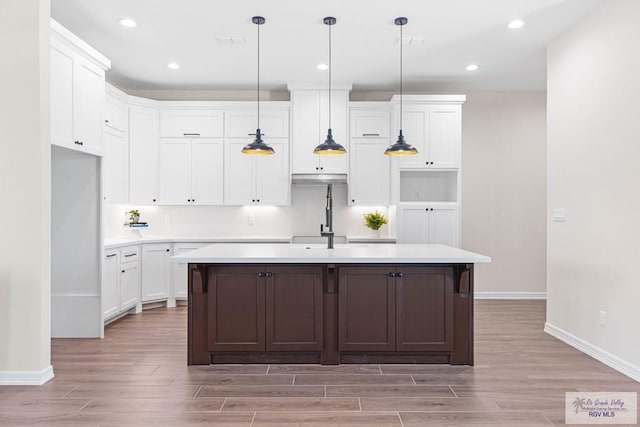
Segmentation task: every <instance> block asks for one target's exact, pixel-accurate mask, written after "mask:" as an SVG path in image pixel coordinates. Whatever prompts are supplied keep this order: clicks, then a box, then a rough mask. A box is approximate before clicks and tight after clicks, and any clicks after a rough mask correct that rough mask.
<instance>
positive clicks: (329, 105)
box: [329, 24, 333, 129]
mask: <svg viewBox="0 0 640 427" xmlns="http://www.w3.org/2000/svg"><path fill="white" fill-rule="evenodd" d="M332 26H333V25H331V24H329V129H331V27H332Z"/></svg>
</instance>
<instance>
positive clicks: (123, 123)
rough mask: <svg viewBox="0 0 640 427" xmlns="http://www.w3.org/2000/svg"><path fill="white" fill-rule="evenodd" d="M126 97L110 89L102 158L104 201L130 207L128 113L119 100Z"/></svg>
mask: <svg viewBox="0 0 640 427" xmlns="http://www.w3.org/2000/svg"><path fill="white" fill-rule="evenodd" d="M118 96H123V97H124V96H126V95H125V94H124V93H122V92H119V91H118V90H117V89H115V88H113V87H109V88H108V91H107V97H106V101H105V116H104V117H105V119H104V125H105V126H104V155H103V157H102V169H103V182H104V200H105V201H106V202H107V203H120V204H127V203H129V109H128V106H127V104H125V103H124V102H122V101H121V100H120V99H118Z"/></svg>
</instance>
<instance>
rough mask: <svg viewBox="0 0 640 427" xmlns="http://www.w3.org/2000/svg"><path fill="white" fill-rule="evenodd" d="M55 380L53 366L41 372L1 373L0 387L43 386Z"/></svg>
mask: <svg viewBox="0 0 640 427" xmlns="http://www.w3.org/2000/svg"><path fill="white" fill-rule="evenodd" d="M52 378H53V366H51V365H49V366H47V367H46V368H44V369H43V370H41V371H0V385H42V384H44V383H46V382H47V381H49V380H50V379H52Z"/></svg>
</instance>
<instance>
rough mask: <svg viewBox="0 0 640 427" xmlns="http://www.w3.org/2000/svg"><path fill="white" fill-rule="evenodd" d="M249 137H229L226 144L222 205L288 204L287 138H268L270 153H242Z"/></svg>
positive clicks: (266, 140)
mask: <svg viewBox="0 0 640 427" xmlns="http://www.w3.org/2000/svg"><path fill="white" fill-rule="evenodd" d="M249 142H251V140H250V139H247V138H243V139H239V138H237V139H236V138H229V139H227V140H226V147H225V179H224V201H225V205H288V204H289V203H290V195H289V194H290V176H289V151H288V145H289V144H288V140H287V139H285V138H274V139H267V138H265V142H266V143H267V144H269V145H270V146H271V147H273V149H274V150H275V154H273V155H269V156H252V155H247V154H243V153H242V147H244V146H245V145H247V144H248V143H249Z"/></svg>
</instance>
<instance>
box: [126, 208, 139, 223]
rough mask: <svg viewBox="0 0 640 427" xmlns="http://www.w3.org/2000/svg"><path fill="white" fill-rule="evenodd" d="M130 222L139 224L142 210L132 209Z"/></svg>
mask: <svg viewBox="0 0 640 427" xmlns="http://www.w3.org/2000/svg"><path fill="white" fill-rule="evenodd" d="M127 213H128V214H129V224H137V223H138V222H139V221H140V211H139V210H138V209H131V210H130V211H129V212H127Z"/></svg>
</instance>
